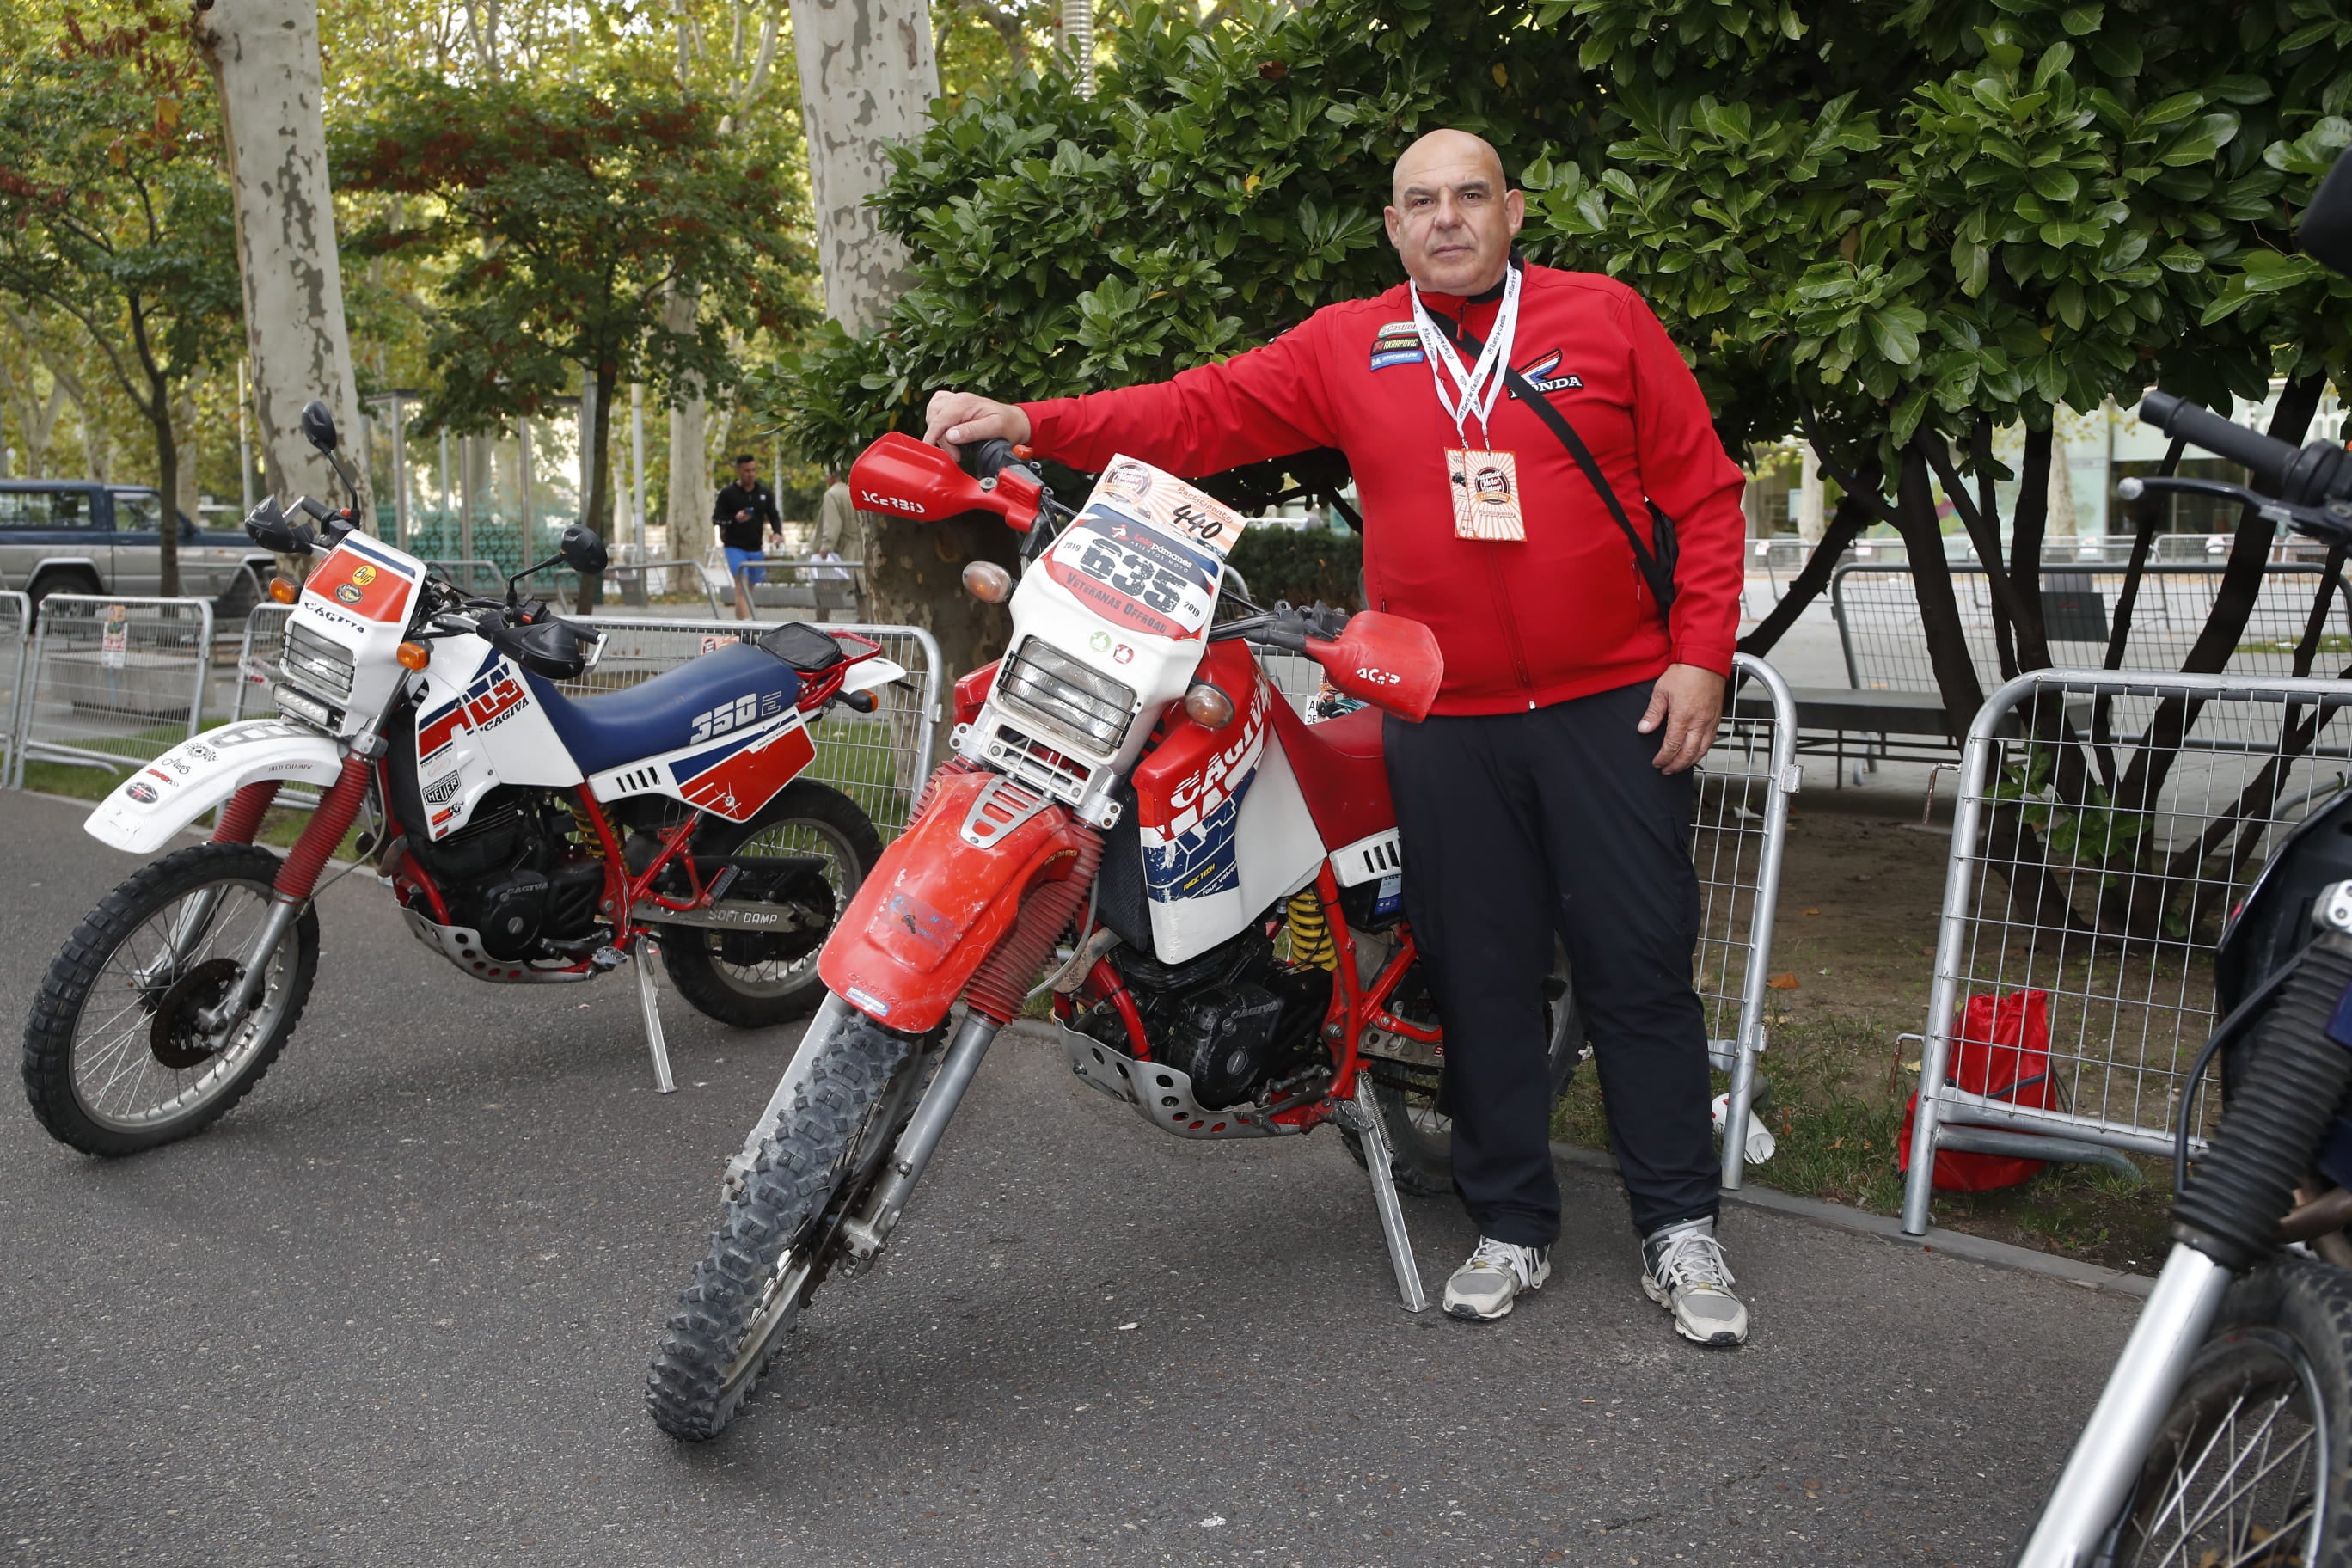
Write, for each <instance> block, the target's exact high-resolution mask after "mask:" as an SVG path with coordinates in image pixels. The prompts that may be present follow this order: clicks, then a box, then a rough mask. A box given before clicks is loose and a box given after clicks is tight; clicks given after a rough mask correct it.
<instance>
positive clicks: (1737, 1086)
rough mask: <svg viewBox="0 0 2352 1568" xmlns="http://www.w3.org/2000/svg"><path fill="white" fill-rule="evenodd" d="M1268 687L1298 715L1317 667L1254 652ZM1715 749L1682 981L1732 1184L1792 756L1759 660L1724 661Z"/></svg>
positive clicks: (1694, 838) (1790, 707) (1700, 809)
mask: <svg viewBox="0 0 2352 1568" xmlns="http://www.w3.org/2000/svg"><path fill="white" fill-rule="evenodd" d="M1255 651H1256V653H1257V657H1258V664H1259V667H1260V668H1263V669H1264V670H1265V674H1266V679H1268V680H1269V681H1271V682H1272V683H1273V685H1274V687H1275V689H1276V690H1277V691H1279V692H1280V693H1281V694H1282V695H1283V696H1285V697H1286V698H1288V699H1289V700H1290V701H1291V704H1292V706H1294V707H1296V708H1297V709H1298V710H1299V711H1300V712H1302V713H1304V712H1305V711H1306V710H1307V702H1308V701H1309V700H1312V699H1313V697H1314V696H1315V694H1316V693H1317V692H1318V690H1320V689H1321V688H1322V684H1323V668H1322V666H1320V665H1318V664H1317V663H1316V662H1315V661H1314V660H1313V659H1311V658H1306V657H1305V656H1304V655H1301V654H1293V653H1282V652H1278V651H1275V650H1272V649H1267V648H1258V649H1256V650H1255ZM1724 710H1725V714H1726V717H1725V719H1724V721H1723V724H1722V727H1721V729H1720V730H1718V731H1717V736H1716V742H1715V749H1714V750H1713V751H1711V752H1707V754H1706V761H1705V762H1703V763H1700V764H1699V766H1698V767H1697V768H1696V770H1695V771H1694V784H1695V786H1696V787H1695V789H1694V791H1693V795H1694V797H1695V808H1694V812H1693V819H1692V824H1691V861H1692V864H1693V865H1694V866H1695V867H1696V869H1697V871H1698V885H1699V900H1700V902H1699V910H1700V920H1699V939H1698V951H1697V952H1696V954H1694V956H1693V959H1692V976H1691V978H1692V984H1693V985H1694V986H1695V987H1696V990H1697V992H1698V995H1699V1001H1700V1003H1701V1004H1702V1005H1704V1006H1705V1008H1706V1034H1707V1058H1708V1060H1709V1062H1710V1063H1711V1065H1712V1066H1713V1067H1714V1068H1716V1070H1717V1071H1718V1072H1725V1073H1728V1074H1730V1075H1731V1087H1730V1103H1729V1106H1728V1108H1727V1112H1726V1115H1725V1118H1724V1135H1723V1184H1724V1185H1725V1186H1727V1187H1737V1186H1738V1185H1739V1184H1740V1180H1741V1166H1742V1164H1743V1163H1744V1161H1745V1159H1746V1154H1747V1149H1748V1110H1749V1106H1750V1102H1751V1101H1752V1100H1753V1098H1754V1094H1755V1089H1756V1066H1757V1058H1759V1057H1760V1056H1762V1055H1763V1052H1764V1048H1765V1043H1766V1042H1765V1028H1764V1001H1765V990H1766V987H1765V982H1766V980H1767V979H1768V978H1769V976H1770V974H1771V973H1772V914H1773V910H1774V908H1775V907H1776V905H1777V903H1778V900H1779V898H1780V855H1781V851H1782V848H1783V847H1784V845H1785V844H1786V843H1787V841H1788V837H1789V798H1790V796H1791V795H1795V794H1796V793H1797V789H1798V786H1799V784H1801V781H1802V777H1803V770H1802V769H1801V768H1800V767H1799V766H1798V764H1797V761H1796V748H1797V707H1796V700H1795V698H1794V697H1793V696H1792V695H1791V694H1790V690H1789V684H1788V682H1787V681H1785V680H1783V679H1781V678H1780V671H1779V670H1777V669H1775V668H1772V667H1771V666H1770V665H1769V664H1768V663H1766V662H1765V661H1764V660H1762V659H1760V658H1754V657H1752V656H1750V655H1748V654H1744V653H1743V654H1739V655H1738V656H1736V657H1735V658H1734V659H1733V670H1732V695H1731V698H1730V700H1727V702H1726V703H1725V709H1724Z"/></svg>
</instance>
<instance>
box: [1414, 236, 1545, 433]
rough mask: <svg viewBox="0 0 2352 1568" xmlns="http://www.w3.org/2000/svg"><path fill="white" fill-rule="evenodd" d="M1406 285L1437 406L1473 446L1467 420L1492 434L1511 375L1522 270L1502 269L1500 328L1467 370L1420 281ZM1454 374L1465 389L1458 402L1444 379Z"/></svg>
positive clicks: (1497, 316)
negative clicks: (1497, 408) (1427, 301)
mask: <svg viewBox="0 0 2352 1568" xmlns="http://www.w3.org/2000/svg"><path fill="white" fill-rule="evenodd" d="M1405 287H1406V288H1407V289H1411V290H1412V324H1413V328H1414V330H1415V331H1418V332H1419V333H1420V334H1421V352H1422V354H1423V357H1424V358H1425V359H1427V360H1428V361H1429V378H1430V380H1431V381H1432V382H1433V384H1435V385H1436V388H1437V405H1438V406H1439V407H1441V408H1443V409H1444V410H1445V414H1446V417H1447V418H1449V419H1451V420H1453V421H1454V435H1456V436H1457V437H1461V440H1462V445H1463V446H1464V447H1468V446H1469V445H1470V436H1469V432H1468V431H1467V430H1466V429H1465V421H1467V420H1468V419H1469V418H1471V417H1472V416H1475V417H1476V418H1477V421H1478V433H1479V435H1480V436H1481V437H1486V438H1491V437H1490V436H1489V431H1490V429H1491V418H1492V416H1493V414H1494V411H1495V400H1496V398H1497V397H1498V396H1500V395H1502V391H1503V382H1504V380H1505V379H1506V378H1507V376H1508V374H1510V372H1509V367H1510V363H1511V339H1512V338H1513V337H1514V336H1515V335H1516V334H1517V331H1518V325H1519V269H1518V268H1516V267H1507V268H1504V271H1503V303H1502V307H1501V309H1499V310H1496V312H1495V329H1494V331H1491V332H1489V333H1488V334H1487V335H1486V347H1485V348H1483V349H1481V350H1480V351H1479V352H1478V363H1476V364H1475V365H1474V366H1472V367H1471V368H1470V369H1469V370H1467V371H1465V370H1464V369H1463V368H1462V356H1461V355H1460V354H1457V353H1454V342H1453V340H1452V339H1450V338H1448V337H1447V336H1446V335H1445V334H1444V332H1442V331H1439V330H1438V327H1437V323H1436V321H1433V320H1432V319H1431V317H1430V314H1429V309H1428V307H1427V306H1425V305H1423V303H1422V302H1421V289H1420V286H1419V285H1418V284H1415V283H1413V282H1412V281H1411V280H1407V282H1406V284H1405ZM1448 374H1451V375H1452V376H1453V378H1454V384H1455V385H1456V386H1458V387H1459V388H1460V389H1461V397H1460V399H1459V401H1456V399H1455V398H1454V395H1452V394H1451V393H1449V392H1448V391H1447V390H1446V385H1445V378H1446V376H1447V375H1448Z"/></svg>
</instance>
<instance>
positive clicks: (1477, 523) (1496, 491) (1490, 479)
mask: <svg viewBox="0 0 2352 1568" xmlns="http://www.w3.org/2000/svg"><path fill="white" fill-rule="evenodd" d="M1445 477H1446V479H1448V480H1449V481H1450V485H1449V488H1450V489H1451V490H1452V491H1453V495H1454V538H1456V539H1522V540H1523V539H1525V538H1527V536H1528V530H1527V524H1526V523H1525V522H1523V521H1521V520H1520V517H1519V460H1518V458H1517V457H1515V456H1513V455H1512V454H1511V453H1509V452H1482V451H1479V450H1477V449H1476V448H1475V447H1472V448H1466V449H1465V448H1464V447H1447V448H1446V449H1445Z"/></svg>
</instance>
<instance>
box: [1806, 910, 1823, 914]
mask: <svg viewBox="0 0 2352 1568" xmlns="http://www.w3.org/2000/svg"><path fill="white" fill-rule="evenodd" d="M1805 912H1806V913H1807V914H1809V915H1817V914H1820V913H1821V912H1822V911H1821V910H1806V911H1805Z"/></svg>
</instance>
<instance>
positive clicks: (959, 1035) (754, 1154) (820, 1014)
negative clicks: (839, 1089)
mask: <svg viewBox="0 0 2352 1568" xmlns="http://www.w3.org/2000/svg"><path fill="white" fill-rule="evenodd" d="M851 1012H852V1009H851V1007H850V1005H849V1004H848V1003H846V1002H844V1001H843V1000H842V999H841V998H840V997H838V996H835V995H831V994H828V995H827V996H826V997H825V999H824V1005H823V1006H821V1007H819V1008H818V1009H817V1011H816V1016H814V1017H813V1018H811V1019H810V1020H809V1026H808V1029H807V1031H806V1032H805V1033H803V1035H802V1036H801V1043H800V1046H799V1047H798V1048H797V1049H796V1050H794V1051H793V1059H792V1061H791V1062H790V1063H789V1064H788V1065H787V1066H786V1067H785V1068H784V1076H783V1077H782V1078H781V1079H778V1080H777V1082H776V1089H775V1092H774V1093H773V1094H771V1095H770V1096H769V1097H768V1103H767V1104H766V1105H764V1106H762V1107H761V1110H760V1115H759V1120H757V1121H754V1122H752V1123H751V1132H750V1134H749V1135H748V1136H746V1137H745V1138H744V1140H743V1147H742V1149H741V1151H740V1152H738V1153H737V1154H736V1156H735V1157H734V1158H733V1159H731V1160H730V1161H728V1163H727V1171H726V1174H725V1175H724V1177H722V1178H721V1181H720V1184H719V1194H720V1196H721V1197H722V1198H727V1199H730V1200H731V1199H732V1198H733V1197H734V1196H735V1195H736V1194H737V1193H739V1192H740V1191H741V1190H742V1184H743V1182H744V1181H745V1179H747V1178H748V1177H749V1176H750V1175H751V1167H752V1165H753V1163H755V1162H756V1161H757V1160H758V1159H759V1157H760V1145H761V1142H763V1141H764V1140H765V1139H766V1138H767V1137H768V1135H769V1132H770V1131H771V1130H772V1129H773V1128H774V1127H775V1125H776V1119H777V1118H778V1117H779V1116H781V1115H783V1114H784V1113H785V1112H787V1111H788V1110H790V1109H791V1108H792V1105H793V1100H794V1098H795V1097H796V1096H797V1095H798V1093H799V1092H800V1089H801V1086H802V1085H803V1084H804V1083H806V1082H807V1081H808V1077H809V1073H810V1071H811V1069H812V1068H814V1064H815V1061H816V1058H817V1057H818V1055H819V1054H820V1052H821V1050H822V1047H823V1046H824V1041H825V1040H826V1039H827V1038H828V1037H830V1036H831V1035H832V1034H833V1032H834V1030H835V1029H837V1028H839V1027H840V1026H842V1025H843V1024H844V1023H845V1022H847V1021H848V1019H849V1016H850V1015H851ZM1001 1027H1003V1026H1002V1025H1000V1024H998V1023H997V1022H996V1020H995V1019H993V1018H991V1017H989V1016H987V1015H986V1014H984V1013H982V1012H980V1011H979V1010H978V1009H976V1008H975V1009H971V1010H968V1011H967V1012H966V1013H965V1014H964V1017H963V1021H962V1022H961V1024H959V1025H957V1026H956V1030H955V1034H954V1035H953V1037H950V1040H949V1041H948V1047H947V1051H946V1053H945V1054H944V1055H943V1056H942V1057H941V1058H940V1068H939V1071H938V1072H937V1073H936V1074H934V1075H933V1076H932V1078H931V1081H930V1086H929V1088H927V1089H924V1091H923V1097H922V1099H921V1100H918V1101H917V1102H916V1104H915V1110H914V1114H913V1115H912V1116H910V1117H908V1121H907V1128H906V1131H903V1132H901V1133H899V1134H898V1143H897V1145H896V1146H895V1147H893V1148H892V1150H891V1151H890V1160H889V1163H888V1164H887V1165H886V1166H885V1167H884V1168H883V1173H882V1179H881V1180H880V1181H878V1182H877V1183H876V1184H875V1186H874V1191H873V1192H872V1193H871V1194H869V1195H868V1196H867V1197H866V1200H865V1202H864V1203H862V1204H861V1205H859V1206H858V1212H857V1213H856V1215H852V1216H851V1217H850V1218H849V1219H848V1220H847V1221H846V1222H845V1223H844V1224H843V1226H842V1228H841V1235H842V1243H843V1247H844V1249H845V1258H844V1259H843V1261H844V1262H845V1264H846V1265H847V1267H848V1268H849V1269H850V1270H851V1272H853V1273H855V1272H859V1271H862V1270H864V1269H865V1268H867V1267H869V1266H870V1265H871V1264H872V1263H873V1261H874V1259H875V1258H877V1257H879V1256H880V1255H881V1252H882V1249H883V1247H886V1246H887V1245H888V1243H889V1239H890V1233H891V1232H892V1231H893V1230H895V1229H896V1228H898V1216H899V1215H900V1214H902V1213H904V1212H905V1210H906V1207H907V1200H908V1198H909V1197H911V1196H912V1195H913V1194H914V1191H915V1184H916V1183H917V1182H919V1181H920V1180H921V1179H922V1175H923V1170H924V1167H926V1166H927V1165H929V1163H931V1156H932V1154H933V1153H935V1152H937V1151H938V1149H939V1146H940V1137H941V1135H942V1134H944V1133H945V1132H946V1131H947V1130H948V1121H949V1120H950V1118H951V1117H953V1116H954V1115H955V1112H956V1107H957V1106H958V1105H960V1104H961V1103H962V1101H963V1095H964V1090H965V1089H970V1088H971V1079H972V1075H973V1074H974V1073H976V1072H978V1071H979V1070H980V1059H981V1058H982V1057H984V1056H986V1055H987V1054H988V1047H989V1046H990V1044H991V1043H992V1042H993V1041H994V1040H995V1038H996V1034H997V1031H998V1029H1000V1028H1001Z"/></svg>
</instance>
